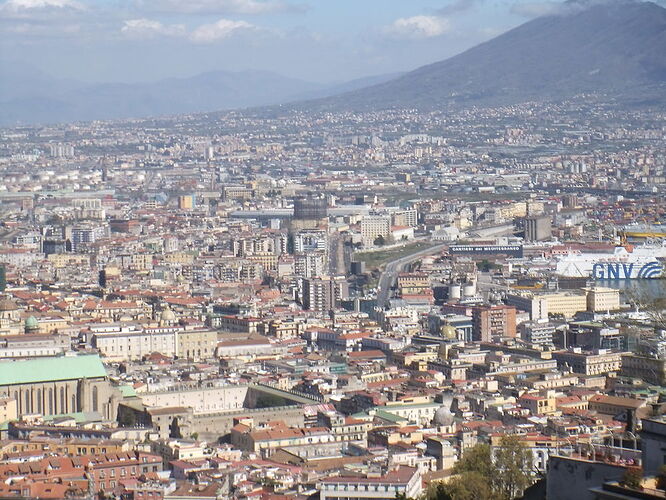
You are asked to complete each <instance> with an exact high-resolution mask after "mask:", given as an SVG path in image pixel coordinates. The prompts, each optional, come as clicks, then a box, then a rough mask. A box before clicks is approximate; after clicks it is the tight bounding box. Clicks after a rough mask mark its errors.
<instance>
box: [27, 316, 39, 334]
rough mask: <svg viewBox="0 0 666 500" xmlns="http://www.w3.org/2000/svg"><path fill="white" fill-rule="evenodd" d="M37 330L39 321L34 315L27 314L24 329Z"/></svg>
mask: <svg viewBox="0 0 666 500" xmlns="http://www.w3.org/2000/svg"><path fill="white" fill-rule="evenodd" d="M34 330H39V322H38V321H37V318H35V317H34V316H28V317H27V318H26V319H25V331H26V332H27V331H34Z"/></svg>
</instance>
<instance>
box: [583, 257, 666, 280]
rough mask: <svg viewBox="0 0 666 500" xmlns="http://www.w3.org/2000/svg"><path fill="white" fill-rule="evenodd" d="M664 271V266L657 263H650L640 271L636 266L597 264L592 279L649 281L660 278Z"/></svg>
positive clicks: (593, 269)
mask: <svg viewBox="0 0 666 500" xmlns="http://www.w3.org/2000/svg"><path fill="white" fill-rule="evenodd" d="M663 271H664V268H663V266H662V265H661V264H660V263H659V262H657V261H654V262H648V263H647V264H644V265H643V266H642V267H641V268H640V269H639V268H638V266H636V265H635V264H625V263H621V264H620V263H617V264H614V263H611V262H604V263H600V262H597V263H596V264H595V265H594V266H592V277H593V278H595V279H598V280H622V279H633V278H639V279H649V278H658V277H660V276H661V274H662V272H663Z"/></svg>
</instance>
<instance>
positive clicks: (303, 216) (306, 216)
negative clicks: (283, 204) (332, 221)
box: [291, 194, 328, 230]
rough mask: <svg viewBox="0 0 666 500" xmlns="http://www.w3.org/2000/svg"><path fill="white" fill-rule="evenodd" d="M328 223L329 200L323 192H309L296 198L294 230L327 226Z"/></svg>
mask: <svg viewBox="0 0 666 500" xmlns="http://www.w3.org/2000/svg"><path fill="white" fill-rule="evenodd" d="M327 223H328V201H327V200H326V196H324V195H321V194H319V195H318V194H307V195H303V196H297V197H296V198H294V217H293V218H292V220H291V226H292V229H294V230H301V229H315V228H318V227H326V225H327Z"/></svg>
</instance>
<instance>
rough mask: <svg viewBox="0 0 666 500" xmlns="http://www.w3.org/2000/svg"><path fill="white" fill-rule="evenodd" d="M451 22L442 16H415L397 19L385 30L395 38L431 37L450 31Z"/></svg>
mask: <svg viewBox="0 0 666 500" xmlns="http://www.w3.org/2000/svg"><path fill="white" fill-rule="evenodd" d="M449 28H450V23H449V20H448V19H446V18H445V17H440V16H413V17H401V18H400V19H396V20H395V21H394V22H393V23H392V24H391V25H389V26H386V27H385V28H384V32H385V33H386V34H387V35H389V36H392V37H395V38H412V39H418V38H431V37H435V36H440V35H443V34H444V33H446V32H447V31H449Z"/></svg>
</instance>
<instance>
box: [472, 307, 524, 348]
mask: <svg viewBox="0 0 666 500" xmlns="http://www.w3.org/2000/svg"><path fill="white" fill-rule="evenodd" d="M515 336H516V308H515V307H513V306H504V305H502V306H479V307H475V308H473V310H472V339H473V340H474V341H475V342H479V341H480V342H497V341H499V340H501V339H503V338H507V337H510V338H513V337H515Z"/></svg>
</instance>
